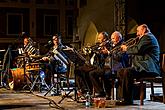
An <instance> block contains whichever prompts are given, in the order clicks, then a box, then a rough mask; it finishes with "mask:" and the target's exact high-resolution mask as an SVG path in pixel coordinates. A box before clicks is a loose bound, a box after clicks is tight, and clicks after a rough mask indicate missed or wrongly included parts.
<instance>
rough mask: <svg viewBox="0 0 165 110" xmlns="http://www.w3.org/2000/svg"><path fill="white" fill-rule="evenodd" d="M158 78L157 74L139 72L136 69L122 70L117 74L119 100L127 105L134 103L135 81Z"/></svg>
mask: <svg viewBox="0 0 165 110" xmlns="http://www.w3.org/2000/svg"><path fill="white" fill-rule="evenodd" d="M149 76H158V74H156V73H147V72H138V71H136V70H135V69H134V68H132V67H129V68H122V69H120V70H119V71H118V72H117V78H118V87H117V91H118V92H117V99H118V100H124V101H125V102H127V103H133V83H134V79H139V78H142V77H149Z"/></svg>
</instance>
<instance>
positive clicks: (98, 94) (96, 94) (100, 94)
mask: <svg viewBox="0 0 165 110" xmlns="http://www.w3.org/2000/svg"><path fill="white" fill-rule="evenodd" d="M105 96H106V95H105V93H95V98H98V97H105Z"/></svg>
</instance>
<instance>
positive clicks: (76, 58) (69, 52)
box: [58, 47, 86, 104]
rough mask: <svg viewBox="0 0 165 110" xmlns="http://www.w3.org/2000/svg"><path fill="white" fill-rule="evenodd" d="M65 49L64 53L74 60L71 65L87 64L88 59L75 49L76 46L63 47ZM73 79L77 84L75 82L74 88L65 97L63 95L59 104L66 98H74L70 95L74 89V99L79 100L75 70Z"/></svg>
mask: <svg viewBox="0 0 165 110" xmlns="http://www.w3.org/2000/svg"><path fill="white" fill-rule="evenodd" d="M63 51H64V53H65V54H66V56H67V57H68V58H69V59H70V60H71V61H72V62H73V63H72V64H73V65H71V66H75V65H77V64H78V65H83V64H85V62H86V59H85V58H84V57H83V56H82V55H80V54H79V53H78V52H77V50H75V49H74V48H69V47H68V48H66V49H63ZM74 68H75V67H74ZM73 77H74V78H73V79H74V81H75V84H74V87H73V89H71V90H70V91H69V92H68V93H67V94H66V95H64V96H63V97H62V99H61V100H60V101H59V102H58V103H59V104H60V103H61V102H62V101H63V100H64V99H65V98H71V99H73V98H72V97H70V96H69V95H70V93H71V92H72V91H75V92H74V97H75V98H74V99H73V100H74V101H77V85H76V83H77V82H76V75H75V73H74V72H73Z"/></svg>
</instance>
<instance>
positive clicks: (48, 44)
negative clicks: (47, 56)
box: [44, 40, 52, 47]
mask: <svg viewBox="0 0 165 110" xmlns="http://www.w3.org/2000/svg"><path fill="white" fill-rule="evenodd" d="M51 44H52V41H51V40H49V41H48V43H47V44H45V45H44V47H47V46H50V45H51Z"/></svg>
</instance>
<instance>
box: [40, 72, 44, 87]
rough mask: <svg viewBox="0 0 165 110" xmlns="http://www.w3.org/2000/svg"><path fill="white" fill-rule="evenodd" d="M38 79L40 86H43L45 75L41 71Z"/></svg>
mask: <svg viewBox="0 0 165 110" xmlns="http://www.w3.org/2000/svg"><path fill="white" fill-rule="evenodd" d="M40 78H41V82H42V85H44V80H45V73H44V72H43V71H40Z"/></svg>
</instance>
